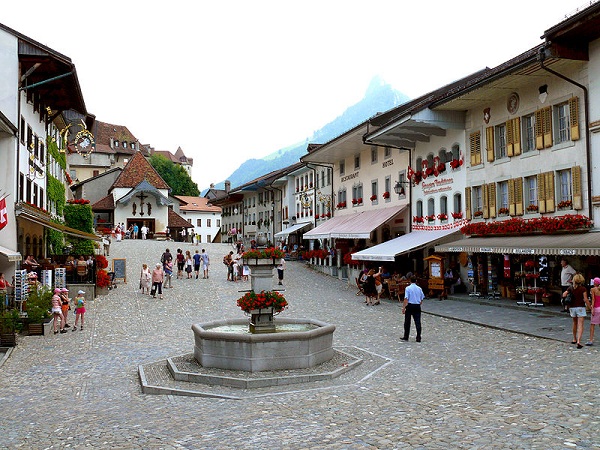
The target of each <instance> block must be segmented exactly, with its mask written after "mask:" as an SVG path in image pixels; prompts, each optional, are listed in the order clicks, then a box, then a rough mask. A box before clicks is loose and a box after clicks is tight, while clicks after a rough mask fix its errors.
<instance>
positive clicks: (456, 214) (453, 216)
mask: <svg viewBox="0 0 600 450" xmlns="http://www.w3.org/2000/svg"><path fill="white" fill-rule="evenodd" d="M462 216H463V213H461V212H453V213H452V218H453V219H462Z"/></svg>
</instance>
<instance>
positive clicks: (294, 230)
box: [275, 222, 310, 237]
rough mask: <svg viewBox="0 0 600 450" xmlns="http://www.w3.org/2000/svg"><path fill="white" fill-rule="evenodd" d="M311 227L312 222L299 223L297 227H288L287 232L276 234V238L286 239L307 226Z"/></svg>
mask: <svg viewBox="0 0 600 450" xmlns="http://www.w3.org/2000/svg"><path fill="white" fill-rule="evenodd" d="M309 225H310V222H305V223H297V224H296V225H292V226H291V227H287V228H286V229H285V230H281V231H280V232H279V233H275V237H284V236H287V235H289V234H292V233H295V232H296V231H300V230H302V229H304V228H306V227H307V226H309Z"/></svg>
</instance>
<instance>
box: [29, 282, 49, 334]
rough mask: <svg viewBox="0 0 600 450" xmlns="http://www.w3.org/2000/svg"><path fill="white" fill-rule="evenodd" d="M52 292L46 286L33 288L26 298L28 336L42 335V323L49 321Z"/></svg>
mask: <svg viewBox="0 0 600 450" xmlns="http://www.w3.org/2000/svg"><path fill="white" fill-rule="evenodd" d="M51 308H52V291H51V290H50V288H49V287H47V286H42V287H34V288H33V289H31V290H30V291H29V297H28V298H27V308H26V312H27V329H28V331H29V334H30V335H43V334H44V322H45V321H46V319H50V318H51V317H52V315H51V314H50V309H51Z"/></svg>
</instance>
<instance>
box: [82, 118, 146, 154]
mask: <svg viewBox="0 0 600 450" xmlns="http://www.w3.org/2000/svg"><path fill="white" fill-rule="evenodd" d="M92 133H93V134H94V140H95V141H96V150H95V151H96V152H98V153H108V154H111V153H112V154H114V153H121V154H126V155H133V154H134V153H135V152H136V151H137V150H136V149H133V148H131V144H132V143H136V142H138V139H137V138H136V137H135V136H134V135H133V133H132V132H131V131H129V129H128V128H127V127H126V126H125V125H115V124H113V123H107V122H101V121H99V120H96V121H95V122H94V126H93V128H92ZM111 139H112V140H113V142H114V141H119V147H117V148H113V147H111V146H110V143H111ZM123 142H126V143H127V147H123V145H122V143H123ZM139 148H140V150H141V151H142V152H143V153H144V154H148V151H147V149H146V148H145V147H144V146H141V145H140V146H139Z"/></svg>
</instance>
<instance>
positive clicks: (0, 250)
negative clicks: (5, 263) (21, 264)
mask: <svg viewBox="0 0 600 450" xmlns="http://www.w3.org/2000/svg"><path fill="white" fill-rule="evenodd" d="M0 254H2V255H4V256H6V257H7V258H8V260H9V261H11V262H13V261H22V260H23V257H22V256H21V254H20V253H19V252H17V251H15V250H9V249H7V248H6V247H2V246H0Z"/></svg>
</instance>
